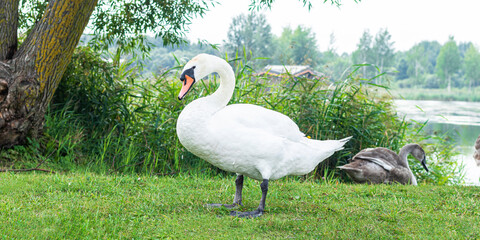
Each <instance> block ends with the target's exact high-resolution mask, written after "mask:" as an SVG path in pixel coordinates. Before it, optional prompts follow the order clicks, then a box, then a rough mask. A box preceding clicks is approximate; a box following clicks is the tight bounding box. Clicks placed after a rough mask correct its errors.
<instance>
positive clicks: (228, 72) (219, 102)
mask: <svg viewBox="0 0 480 240" xmlns="http://www.w3.org/2000/svg"><path fill="white" fill-rule="evenodd" d="M216 66H217V67H216V68H215V69H214V70H213V72H216V73H218V75H219V76H220V86H219V87H218V89H217V90H216V91H215V92H214V93H213V94H212V95H210V96H207V97H206V99H207V101H208V102H209V103H210V104H213V105H215V106H216V107H218V108H223V107H225V106H226V105H227V104H228V102H229V101H230V99H231V98H232V95H233V91H234V90H235V73H234V72H233V69H232V67H231V66H230V65H229V64H228V63H227V62H225V61H219V63H218V65H216Z"/></svg>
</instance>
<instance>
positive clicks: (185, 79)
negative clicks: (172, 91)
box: [178, 67, 195, 100]
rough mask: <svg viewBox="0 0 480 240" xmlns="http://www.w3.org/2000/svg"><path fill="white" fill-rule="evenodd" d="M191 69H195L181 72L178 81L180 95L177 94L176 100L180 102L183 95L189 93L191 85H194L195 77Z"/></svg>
mask: <svg viewBox="0 0 480 240" xmlns="http://www.w3.org/2000/svg"><path fill="white" fill-rule="evenodd" d="M193 69H195V67H192V68H189V69H187V70H185V71H183V73H182V75H181V76H180V81H182V83H183V84H182V89H181V90H180V93H179V94H178V100H182V99H183V98H184V97H185V95H187V93H188V92H189V91H190V89H191V88H192V86H193V84H194V83H195V77H194V76H195V75H194V72H193Z"/></svg>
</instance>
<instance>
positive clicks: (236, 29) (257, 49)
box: [225, 12, 273, 62]
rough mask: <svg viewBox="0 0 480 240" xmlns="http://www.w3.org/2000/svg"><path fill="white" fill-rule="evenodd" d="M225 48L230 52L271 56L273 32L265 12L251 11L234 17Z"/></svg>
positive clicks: (251, 55)
mask: <svg viewBox="0 0 480 240" xmlns="http://www.w3.org/2000/svg"><path fill="white" fill-rule="evenodd" d="M225 48H226V50H227V52H228V53H230V54H235V53H239V54H240V55H241V56H248V57H253V58H255V57H270V56H271V54H272V52H273V45H272V33H271V27H270V24H268V22H267V18H266V16H265V14H262V13H258V12H250V13H249V14H248V15H245V14H241V15H239V16H237V17H235V18H233V20H232V23H231V24H230V27H229V29H228V33H227V41H226V42H225ZM250 53H251V54H250ZM257 62H258V61H257Z"/></svg>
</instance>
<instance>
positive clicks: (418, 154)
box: [410, 144, 428, 172]
mask: <svg viewBox="0 0 480 240" xmlns="http://www.w3.org/2000/svg"><path fill="white" fill-rule="evenodd" d="M410 154H412V155H413V157H415V158H416V159H417V160H418V161H420V163H422V166H423V168H424V169H425V170H426V171H427V172H428V168H427V162H426V159H425V158H426V157H425V156H426V155H425V151H423V148H422V147H420V145H418V144H412V151H411V152H410Z"/></svg>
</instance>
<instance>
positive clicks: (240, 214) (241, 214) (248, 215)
mask: <svg viewBox="0 0 480 240" xmlns="http://www.w3.org/2000/svg"><path fill="white" fill-rule="evenodd" d="M262 215H263V210H260V209H257V210H255V211H250V212H239V211H231V212H230V216H235V217H244V218H256V217H260V216H262Z"/></svg>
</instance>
